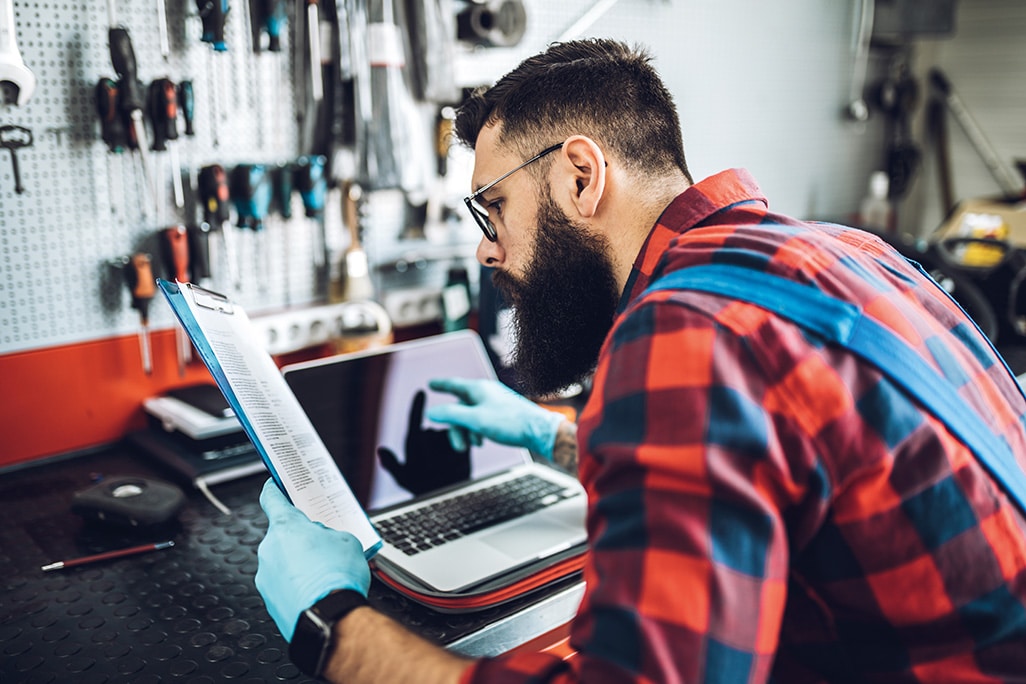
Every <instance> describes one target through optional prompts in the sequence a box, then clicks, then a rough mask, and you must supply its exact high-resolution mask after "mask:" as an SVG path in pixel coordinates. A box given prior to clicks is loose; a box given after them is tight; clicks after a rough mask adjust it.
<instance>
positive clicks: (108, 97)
mask: <svg viewBox="0 0 1026 684" xmlns="http://www.w3.org/2000/svg"><path fill="white" fill-rule="evenodd" d="M94 97H95V104H96V113H97V114H98V115H99V117H100V137H101V138H102V140H103V142H104V143H105V144H106V145H107V151H108V152H110V153H111V154H114V155H116V156H117V164H115V165H111V164H110V159H109V157H108V171H109V170H110V169H111V168H115V169H116V170H117V175H118V182H117V186H118V188H119V189H120V191H121V200H120V202H119V206H120V208H121V211H124V210H125V170H124V165H123V163H122V160H123V157H122V156H121V155H122V153H124V151H125V149H126V148H127V147H128V129H127V128H126V127H125V118H124V117H123V116H122V112H121V106H120V104H119V103H118V97H119V95H118V84H117V83H115V82H114V80H113V79H110V78H107V77H105V76H104V77H102V78H100V80H99V81H98V82H97V83H96V89H95V92H94ZM109 185H110V186H111V192H113V187H114V185H115V183H113V182H111V183H109ZM111 204H112V211H113V204H114V202H113V200H111Z"/></svg>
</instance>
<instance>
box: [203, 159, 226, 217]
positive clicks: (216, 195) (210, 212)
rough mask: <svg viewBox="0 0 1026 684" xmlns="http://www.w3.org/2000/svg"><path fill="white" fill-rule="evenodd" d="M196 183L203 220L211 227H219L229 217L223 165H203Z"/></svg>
mask: <svg viewBox="0 0 1026 684" xmlns="http://www.w3.org/2000/svg"><path fill="white" fill-rule="evenodd" d="M196 185H197V190H198V192H199V198H200V204H201V205H202V207H203V220H204V221H206V222H207V223H208V224H209V225H210V227H211V228H213V229H220V228H221V227H222V226H223V225H224V222H225V221H227V220H228V218H229V213H228V198H229V193H228V179H227V175H226V174H225V170H224V167H223V166H221V165H220V164H211V165H209V166H204V167H203V168H201V169H200V171H199V177H198V179H197V181H196Z"/></svg>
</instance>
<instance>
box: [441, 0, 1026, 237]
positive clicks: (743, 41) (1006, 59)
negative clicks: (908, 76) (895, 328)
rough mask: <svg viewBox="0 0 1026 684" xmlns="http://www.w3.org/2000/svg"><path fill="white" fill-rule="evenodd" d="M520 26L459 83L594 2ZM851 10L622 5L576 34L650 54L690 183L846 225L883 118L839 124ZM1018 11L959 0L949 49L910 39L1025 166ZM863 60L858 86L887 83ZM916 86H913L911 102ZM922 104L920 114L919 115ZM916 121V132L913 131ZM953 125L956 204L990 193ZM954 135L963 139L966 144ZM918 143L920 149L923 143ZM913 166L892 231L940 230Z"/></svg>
mask: <svg viewBox="0 0 1026 684" xmlns="http://www.w3.org/2000/svg"><path fill="white" fill-rule="evenodd" d="M525 4H526V5H527V8H528V13H529V21H530V25H529V29H528V33H527V35H526V37H525V40H524V42H523V44H522V45H520V46H519V47H518V48H516V49H511V50H491V51H487V52H488V53H490V54H483V53H481V52H477V53H475V54H473V55H472V56H469V57H465V58H464V59H462V60H461V68H460V71H459V74H460V78H461V80H462V81H464V82H466V83H480V82H488V79H489V77H491V78H494V77H496V76H498V75H500V74H501V73H503V72H504V71H506V70H507V69H509V68H511V67H512V66H514V65H515V64H516V63H517V62H518V61H519V60H520V59H522V58H523V57H525V56H527V55H528V54H531V53H533V52H535V51H537V50H539V49H541V48H543V47H544V45H545V44H547V43H548V42H551V41H553V40H555V39H557V38H558V37H559V36H560V35H561V33H562V32H563V31H565V30H566V29H567V28H568V27H569V26H570V25H571V24H572V23H573V20H574V19H576V18H577V17H580V16H582V15H583V14H584V13H585V12H586V11H587V10H588V9H589V8H590V7H592V6H593V5H595V4H596V3H594V2H591V1H590V0H588V1H585V2H581V1H580V0H577V1H574V2H562V3H559V6H558V7H553V4H554V3H551V2H546V1H544V0H525ZM858 5H859V0H783V1H780V0H778V1H776V2H766V1H765V0H715V1H713V0H667V1H665V2H660V1H656V0H619V2H617V3H616V4H615V5H613V6H612V8H611V9H609V10H608V11H607V12H606V13H605V14H604V15H603V16H602V17H601V18H600V19H599V20H598V21H596V22H595V23H594V24H593V25H592V26H591V27H590V28H589V29H588V30H587V31H585V32H584V34H583V35H585V36H607V37H614V38H619V39H622V40H626V41H629V42H640V43H643V44H645V45H648V46H649V47H650V48H651V49H652V51H653V53H654V55H655V57H656V66H657V68H658V69H659V70H660V72H661V73H662V75H663V78H664V80H665V81H666V83H667V85H668V86H669V88H670V90H671V91H672V92H673V93H674V95H675V97H676V99H677V103H678V107H679V110H680V115H681V120H682V126H683V132H684V144H685V148H686V152H687V156H688V160H689V164H690V166H691V169H692V172H693V173H694V175H695V176H696V177H704V176H707V175H709V174H712V173H715V172H717V171H719V170H721V169H724V168H727V167H732V166H743V167H746V168H748V169H749V170H751V171H752V172H753V173H754V174H755V176H756V178H757V179H758V180H759V182H760V184H761V185H762V187H763V190H764V191H765V192H766V194H767V196H768V197H769V199H770V206H771V207H772V208H773V209H775V210H777V211H781V212H784V213H788V214H792V215H796V216H800V217H805V218H817V219H827V220H839V221H848V220H851V219H852V218H853V215H854V213H855V212H856V210H857V207H858V204H859V200H860V199H861V198H862V196H863V195H864V194H865V192H866V186H867V181H868V177H869V174H870V173H871V172H872V171H873V170H874V169H875V168H882V167H883V164H884V159H885V140H884V117H883V115H882V114H881V113H880V112H874V113H873V115H872V116H871V118H870V120H869V122H868V123H866V124H856V123H853V122H851V121H850V120H848V119H847V118H846V117H845V116H844V115H843V113H842V111H843V108H844V107H845V105H846V104H847V102H848V99H849V88H850V84H851V79H852V69H853V55H854V50H853V43H854V40H853V31H854V26H855V21H856V10H857V9H858ZM1024 39H1026V2H1023V1H1022V0H963V2H961V3H960V5H959V8H958V27H957V31H956V34H955V35H954V37H952V38H946V39H943V40H932V41H920V42H919V43H917V45H916V48H915V51H914V59H913V66H914V68H915V70H916V72H918V73H920V74H922V73H925V71H926V70H927V69H928V68H929V67H930V66H931V65H932V64H934V63H936V64H938V65H940V66H941V67H942V68H943V69H944V70H945V71H946V72H947V73H948V75H949V76H950V78H951V79H952V81H954V82H955V84H956V86H957V87H958V89H959V91H960V93H961V94H962V96H963V98H964V99H965V100H966V101H967V104H969V105H970V107H971V108H972V109H973V111H974V113H976V115H977V118H978V120H979V122H980V124H981V126H983V128H984V129H985V130H986V131H987V132H988V135H989V136H990V138H991V140H992V141H993V142H994V144H995V145H997V146H1000V148H1001V149H1002V150H1003V151H1004V152H1005V154H1006V155H1007V156H1009V158H1011V156H1013V154H1014V153H1017V154H1018V155H1019V156H1020V157H1022V156H1026V149H1024V148H1026V131H1024V126H1026V88H1023V77H1024V76H1026V40H1024ZM884 66H885V64H884V59H883V57H882V56H880V55H879V54H877V52H874V54H873V55H872V57H871V59H870V69H869V74H868V79H867V80H868V82H869V83H873V82H874V81H876V80H878V79H880V78H881V77H882V76H883V73H884ZM925 95H926V86H925V82H921V103H922V100H923V99H925ZM922 110H923V107H922V104H921V105H920V110H919V114H920V116H921V114H922ZM919 126H920V124H919V123H918V122H917V123H916V129H915V130H916V132H919ZM955 128H956V126H955V124H954V123H952V147H953V154H954V155H955V160H956V166H957V171H956V182H955V185H956V189H957V191H958V193H959V195H961V196H963V197H968V196H973V195H978V194H987V193H993V191H994V187H995V186H994V185H993V182H992V181H990V177H989V174H988V173H987V171H986V169H985V168H984V167H983V166H982V163H980V162H978V158H977V160H975V161H974V160H973V159H972V157H973V156H974V153H972V151H971V148H970V149H968V150H967V149H966V145H965V144H964V140H959V139H958V138H959V136H960V135H961V132H960V131H959V130H955ZM963 137H964V136H963ZM920 142H922V141H921V140H920ZM923 151H924V164H923V166H922V167H921V171H920V173H919V175H918V177H917V178H916V180H915V181H914V182H913V185H912V187H911V189H910V194H909V197H908V199H907V201H906V202H905V207H904V211H903V218H904V219H905V221H904V222H903V225H902V230H903V232H906V233H910V234H919V233H924V232H928V231H929V230H932V229H933V228H935V227H936V226H937V224H938V223H939V221H940V218H941V217H940V216H939V214H938V210H937V206H938V202H937V200H936V197H931V195H935V193H936V182H935V181H933V180H931V178H932V177H931V176H930V175H929V174H930V173H932V166H931V164H933V162H934V160H933V159H932V158H931V156H930V150H929V149H926V148H925V147H924V150H923Z"/></svg>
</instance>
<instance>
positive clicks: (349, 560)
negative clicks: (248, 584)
mask: <svg viewBox="0 0 1026 684" xmlns="http://www.w3.org/2000/svg"><path fill="white" fill-rule="evenodd" d="M260 506H261V508H263V509H264V513H266V514H267V520H268V523H269V525H268V527H267V534H266V535H265V536H264V540H263V541H262V542H260V546H259V547H258V548H257V572H256V588H257V591H259V592H260V596H262V597H263V599H264V603H265V604H267V612H269V613H270V614H271V617H272V618H273V619H274V624H276V625H278V631H280V632H281V635H282V636H283V637H285V640H286V641H292V634H293V632H294V631H295V629H296V623H297V622H299V615H300V613H302V612H303V611H304V610H306V609H307V608H309V607H310V606H312V605H313V604H314V603H316V602H317V601H319V600H320V599H322V598H324V597H325V596H327V595H328V594H330V593H331V592H333V591H335V590H337V589H352V590H353V591H357V592H359V593H361V594H363V595H364V596H366V595H367V590H368V589H369V588H370V567H368V565H367V560H366V559H365V558H364V556H363V546H362V545H361V544H360V541H359V540H358V539H357V538H356V537H354V536H353V535H351V534H349V533H348V532H340V531H338V530H332V529H329V528H327V527H325V526H324V525H322V524H321V523H317V522H312V521H311V520H310V519H309V518H307V517H306V515H304V514H303V512H302V511H300V510H299V509H298V508H296V507H295V506H293V505H292V504H291V503H289V501H288V499H286V498H285V495H284V494H282V493H281V490H280V489H278V485H276V484H275V483H274V480H268V481H267V482H266V483H264V489H263V491H262V492H261V493H260Z"/></svg>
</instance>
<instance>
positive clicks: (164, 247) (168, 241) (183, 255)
mask: <svg viewBox="0 0 1026 684" xmlns="http://www.w3.org/2000/svg"><path fill="white" fill-rule="evenodd" d="M160 252H161V257H162V258H163V261H164V269H165V270H166V271H167V272H168V273H169V274H171V275H172V276H173V277H174V279H175V280H177V281H178V282H180V283H186V282H189V234H188V232H187V231H186V229H185V226H180V225H179V226H171V227H170V228H165V229H164V230H162V231H161V232H160ZM175 353H176V355H177V357H178V375H179V376H182V377H184V376H185V365H186V364H187V363H188V362H189V361H190V360H191V357H192V345H191V344H190V342H189V338H188V336H187V335H186V334H185V330H184V329H183V328H182V326H180V325H176V326H175Z"/></svg>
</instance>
